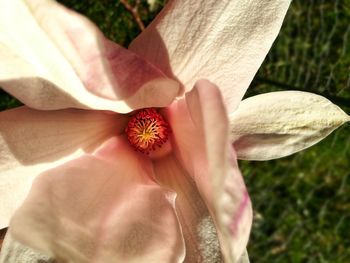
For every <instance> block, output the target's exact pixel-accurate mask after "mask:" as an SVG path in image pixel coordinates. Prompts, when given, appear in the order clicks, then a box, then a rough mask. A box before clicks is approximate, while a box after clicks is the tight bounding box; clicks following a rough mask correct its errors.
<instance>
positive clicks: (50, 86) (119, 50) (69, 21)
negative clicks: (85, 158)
mask: <svg viewBox="0 0 350 263" xmlns="http://www.w3.org/2000/svg"><path fill="white" fill-rule="evenodd" d="M0 5H1V9H0V33H1V34H0V55H1V61H0V84H1V86H2V87H3V88H4V89H5V90H6V91H8V92H9V93H11V94H12V95H13V96H15V97H17V98H18V99H19V100H21V101H22V102H23V103H25V104H26V105H28V106H30V107H33V108H37V109H62V108H69V107H76V108H88V109H89V108H90V109H102V110H112V111H116V112H122V113H123V112H130V111H132V110H133V109H138V108H144V107H150V106H153V107H154V106H160V107H161V106H166V105H168V104H169V103H170V102H171V101H172V100H173V98H174V97H175V96H176V95H177V93H178V89H179V85H178V84H177V83H176V81H174V80H170V79H167V78H165V76H164V74H163V73H162V72H160V71H159V70H158V69H157V68H155V67H154V66H152V65H150V64H149V63H148V62H146V61H144V60H143V59H141V58H139V57H138V56H137V55H135V54H134V53H132V52H130V51H128V50H126V49H124V48H123V47H121V46H118V45H117V44H115V43H112V42H111V41H109V40H107V39H106V38H105V37H104V36H103V34H102V33H101V32H100V31H99V30H98V28H97V27H96V26H95V25H94V24H93V23H92V22H90V21H89V20H88V19H87V18H85V17H83V16H82V15H80V14H77V13H75V12H73V11H71V10H68V9H67V8H65V7H63V6H61V5H60V4H58V3H56V2H55V1H50V0H11V1H7V0H0ZM154 94H157V96H154Z"/></svg>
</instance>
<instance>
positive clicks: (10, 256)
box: [0, 232, 54, 263]
mask: <svg viewBox="0 0 350 263" xmlns="http://www.w3.org/2000/svg"><path fill="white" fill-rule="evenodd" d="M16 262H21V263H34V262H40V263H53V262H54V260H53V259H52V258H50V257H49V256H47V255H44V254H42V253H40V252H38V251H36V250H33V249H32V248H30V247H27V246H25V245H23V244H21V243H19V242H17V241H16V240H14V239H13V238H12V236H11V234H10V232H8V233H7V234H6V237H5V240H4V244H3V246H2V248H1V253H0V263H16Z"/></svg>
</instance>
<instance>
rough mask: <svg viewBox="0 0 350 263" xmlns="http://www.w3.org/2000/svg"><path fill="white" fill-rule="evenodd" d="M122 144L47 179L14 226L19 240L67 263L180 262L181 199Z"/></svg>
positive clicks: (115, 141) (117, 142)
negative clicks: (176, 204) (178, 206)
mask: <svg viewBox="0 0 350 263" xmlns="http://www.w3.org/2000/svg"><path fill="white" fill-rule="evenodd" d="M152 176H153V175H152V165H151V162H150V161H149V160H147V159H145V158H144V156H139V155H138V154H137V153H135V152H134V151H133V150H132V149H131V147H130V146H129V145H128V144H127V143H126V142H125V139H124V138H113V139H111V140H109V141H108V142H107V143H106V144H105V145H104V146H103V147H101V149H100V150H99V151H98V152H97V153H95V154H94V155H85V156H83V157H81V158H79V159H76V160H74V161H71V162H68V163H66V164H64V165H62V166H60V167H57V168H55V169H52V170H50V171H47V172H45V173H43V174H42V175H41V176H39V177H38V178H37V180H36V181H35V182H34V184H33V188H32V190H31V192H30V195H29V197H28V198H27V200H26V201H25V203H24V204H23V206H22V207H21V208H20V209H19V210H18V211H17V213H16V214H15V216H14V217H13V219H12V221H11V225H10V231H11V233H12V234H13V236H14V238H15V239H17V240H18V241H20V242H22V243H24V244H27V245H28V246H30V247H33V248H36V249H38V250H41V251H43V252H45V253H46V254H48V255H52V256H54V257H55V258H56V259H57V260H59V261H62V262H66V261H69V262H103V263H108V262H182V260H183V256H184V255H183V254H184V250H183V240H182V236H181V231H180V229H179V225H178V222H177V216H176V213H175V212H174V209H173V206H174V200H175V195H174V193H173V192H170V191H167V190H165V189H162V188H161V187H160V186H158V185H157V184H156V183H155V182H154V181H153V180H151V179H150V178H151V177H152Z"/></svg>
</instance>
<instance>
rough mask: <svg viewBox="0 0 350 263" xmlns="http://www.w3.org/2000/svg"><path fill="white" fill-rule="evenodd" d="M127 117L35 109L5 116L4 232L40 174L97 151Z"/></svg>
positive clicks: (0, 166)
mask: <svg viewBox="0 0 350 263" xmlns="http://www.w3.org/2000/svg"><path fill="white" fill-rule="evenodd" d="M123 123H124V117H123V116H122V115H116V114H103V113H102V112H97V111H84V110H62V111H49V112H43V111H36V110H31V109H29V108H27V107H21V108H17V109H13V110H9V111H4V112H1V113H0V200H1V203H0V229H1V228H3V227H6V226H8V222H9V219H10V217H11V216H12V214H13V212H14V210H15V209H16V208H17V207H18V205H20V204H21V202H22V201H23V199H24V198H25V197H26V195H27V193H28V191H29V189H30V187H31V184H32V181H33V180H34V178H35V177H36V176H37V175H38V174H40V173H41V172H43V171H45V170H47V169H50V168H52V167H55V166H57V165H59V164H61V163H63V162H65V161H68V160H72V159H74V158H77V157H79V156H81V155H83V154H84V153H87V152H92V151H94V150H95V149H96V148H97V147H99V146H100V144H101V143H102V142H104V141H105V140H106V139H107V138H109V137H111V136H113V135H115V134H118V133H120V132H121V131H122V130H123V127H124V126H123Z"/></svg>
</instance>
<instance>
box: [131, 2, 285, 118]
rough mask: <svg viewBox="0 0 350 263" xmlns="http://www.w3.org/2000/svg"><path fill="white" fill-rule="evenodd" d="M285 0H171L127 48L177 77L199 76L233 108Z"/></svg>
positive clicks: (188, 83)
mask: <svg viewBox="0 0 350 263" xmlns="http://www.w3.org/2000/svg"><path fill="white" fill-rule="evenodd" d="M289 4H290V0H274V1H270V0H258V1H252V0H235V1H233V0H220V1H217V0H206V1H193V0H176V1H175V0H173V1H169V2H168V4H167V5H166V6H165V8H164V9H163V11H162V12H161V13H160V14H159V16H158V17H157V18H156V19H155V21H153V22H152V24H151V25H150V26H149V27H147V28H146V30H145V31H144V32H143V33H142V34H141V35H140V36H139V37H138V38H136V39H135V40H134V42H132V44H131V45H130V49H131V50H133V51H135V52H136V53H137V54H139V55H141V56H143V57H144V58H146V59H147V60H148V61H150V62H151V63H153V64H154V65H156V66H157V67H158V68H160V69H161V70H162V71H163V72H165V73H166V74H167V75H168V76H169V77H173V78H175V79H178V80H180V82H181V83H182V84H183V85H184V86H185V90H190V89H192V87H193V85H194V83H195V81H196V80H198V79H201V78H205V79H208V80H210V81H211V82H213V83H215V84H216V85H217V86H218V87H219V88H220V89H221V91H222V93H223V97H224V99H225V102H226V106H228V111H229V112H232V111H233V110H235V109H236V106H237V103H238V102H239V101H240V100H241V98H242V97H243V94H244V93H245V91H246V89H247V88H248V85H249V84H250V82H251V81H252V79H253V77H254V75H255V73H256V71H257V70H258V68H259V67H260V65H261V63H262V61H263V59H264V58H265V56H266V54H267V52H268V50H269V49H270V47H271V45H272V43H273V41H274V40H275V38H276V36H277V34H278V32H279V30H280V27H281V24H282V21H283V18H284V16H285V14H286V11H287V9H288V6H289Z"/></svg>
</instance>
